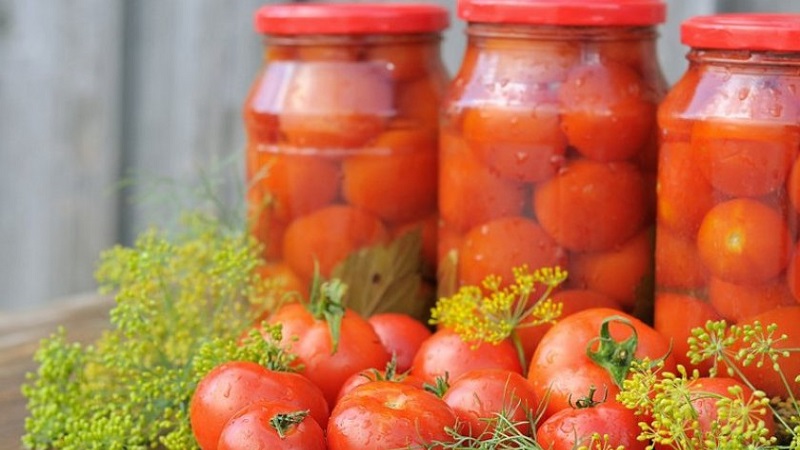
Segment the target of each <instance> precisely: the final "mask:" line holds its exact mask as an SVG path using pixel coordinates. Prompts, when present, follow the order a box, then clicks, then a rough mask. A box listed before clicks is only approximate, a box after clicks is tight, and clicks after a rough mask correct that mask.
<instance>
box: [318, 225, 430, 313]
mask: <svg viewBox="0 0 800 450" xmlns="http://www.w3.org/2000/svg"><path fill="white" fill-rule="evenodd" d="M421 251H422V233H421V231H420V230H414V231H410V232H408V233H406V234H404V235H402V236H400V237H398V238H396V239H394V240H393V241H392V242H390V243H389V244H388V245H376V246H372V247H367V248H363V249H361V250H358V251H356V252H353V253H352V254H351V255H350V256H348V257H347V259H345V260H344V261H343V262H342V263H340V264H339V265H338V266H336V267H335V268H334V269H333V273H332V274H331V278H338V279H340V280H341V281H342V282H344V283H345V284H346V285H347V286H349V290H348V291H347V296H346V298H345V303H346V306H347V307H348V308H351V309H353V310H355V311H357V312H358V313H359V314H361V315H363V316H365V317H369V316H371V315H374V314H377V313H382V312H400V313H405V314H409V315H411V316H414V317H416V318H418V319H420V320H425V319H426V318H427V316H428V312H429V310H430V307H431V306H432V304H433V296H432V293H426V292H425V289H423V282H422V255H421Z"/></svg>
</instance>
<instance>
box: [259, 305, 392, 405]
mask: <svg viewBox="0 0 800 450" xmlns="http://www.w3.org/2000/svg"><path fill="white" fill-rule="evenodd" d="M294 305H296V304H294ZM284 308H291V310H290V313H283V312H282V310H283V309H284ZM287 317H288V320H287V322H288V323H292V324H300V325H299V326H296V325H291V326H292V327H293V330H297V333H298V334H290V333H287V334H286V335H285V336H284V337H283V339H284V341H286V342H288V343H290V349H289V350H290V351H291V352H292V353H294V354H295V355H296V356H297V362H298V364H299V365H300V366H301V367H302V370H301V371H300V373H301V374H303V375H305V376H307V377H308V378H309V379H310V380H311V381H312V382H314V384H316V385H317V386H318V387H319V388H320V389H321V390H322V393H323V394H324V396H325V399H326V400H327V401H328V404H329V405H331V406H332V405H333V404H334V403H335V402H336V396H337V395H338V394H339V389H341V387H342V385H343V384H344V382H345V380H347V379H348V378H349V377H350V376H351V375H353V374H354V373H356V372H358V371H360V370H362V369H369V368H383V367H384V366H386V363H387V362H389V353H388V352H387V351H386V349H385V348H384V347H383V344H381V340H380V338H379V337H378V335H377V334H376V333H375V330H373V328H372V325H370V324H369V322H367V320H366V319H364V318H363V317H361V316H360V315H358V313H356V312H354V311H352V310H350V309H347V310H346V311H345V313H344V316H343V317H342V321H341V325H340V331H339V332H340V334H339V341H338V345H337V347H336V349H335V350H334V347H333V341H332V339H331V329H330V325H329V324H328V322H327V321H326V320H324V319H316V318H314V317H313V315H312V314H311V312H310V311H309V310H308V309H306V308H298V307H297V306H293V304H289V305H286V306H284V307H283V308H281V309H279V310H278V312H277V313H276V314H275V315H273V316H272V317H270V318H269V323H271V324H276V323H282V320H283V319H284V318H287ZM309 318H310V319H309ZM304 327H305V328H304ZM293 332H294V331H292V333H293Z"/></svg>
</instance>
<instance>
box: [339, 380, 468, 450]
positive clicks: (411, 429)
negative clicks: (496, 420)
mask: <svg viewBox="0 0 800 450" xmlns="http://www.w3.org/2000/svg"><path fill="white" fill-rule="evenodd" d="M455 424H456V416H455V414H454V413H453V410H452V409H451V408H450V407H449V406H447V404H446V403H445V402H444V401H442V399H440V398H438V397H436V396H435V395H433V394H431V393H429V392H426V391H423V390H422V389H418V388H415V387H413V386H408V385H406V384H402V383H392V382H388V381H376V382H374V383H369V384H365V385H363V386H360V387H358V388H356V389H354V390H353V391H351V392H350V393H349V394H347V395H345V396H344V397H342V399H341V400H340V401H339V403H337V404H336V407H335V408H333V411H331V416H330V421H329V422H328V429H327V436H328V448H329V449H330V450H356V449H359V450H360V449H365V450H373V449H374V450H384V449H390V448H391V449H395V448H396V449H399V448H421V447H422V446H424V445H426V444H428V443H430V442H433V441H441V442H450V441H451V438H450V436H449V435H448V434H447V433H446V432H445V428H446V427H450V428H452V427H454V426H455ZM425 448H431V447H425ZM437 448H440V447H432V450H434V449H437Z"/></svg>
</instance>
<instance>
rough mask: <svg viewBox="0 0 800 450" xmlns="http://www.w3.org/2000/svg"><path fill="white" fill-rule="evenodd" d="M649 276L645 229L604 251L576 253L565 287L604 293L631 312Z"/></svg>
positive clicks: (650, 239)
mask: <svg viewBox="0 0 800 450" xmlns="http://www.w3.org/2000/svg"><path fill="white" fill-rule="evenodd" d="M652 276H653V231H652V229H650V228H648V229H646V230H643V231H641V232H639V233H638V234H637V235H635V236H634V237H632V238H631V239H629V240H628V241H627V242H625V243H623V244H622V245H620V246H619V247H615V248H613V249H611V250H608V251H602V252H591V253H579V254H576V255H574V256H573V257H572V258H571V259H570V266H569V279H570V282H569V285H570V286H573V287H578V288H584V289H589V290H592V291H596V292H600V293H602V294H605V295H607V296H609V297H611V298H613V299H614V300H616V301H617V302H619V303H620V304H621V305H622V306H623V307H624V308H626V309H627V310H633V308H634V306H635V304H636V300H637V298H638V297H640V296H641V289H642V286H643V284H644V283H645V282H647V280H648V279H650V278H652Z"/></svg>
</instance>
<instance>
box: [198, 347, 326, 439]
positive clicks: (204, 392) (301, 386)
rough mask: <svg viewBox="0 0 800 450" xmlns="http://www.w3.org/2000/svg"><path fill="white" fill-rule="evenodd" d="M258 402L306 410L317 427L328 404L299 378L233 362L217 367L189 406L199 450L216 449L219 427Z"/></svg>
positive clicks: (258, 366) (298, 376) (200, 385)
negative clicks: (274, 403) (263, 401)
mask: <svg viewBox="0 0 800 450" xmlns="http://www.w3.org/2000/svg"><path fill="white" fill-rule="evenodd" d="M260 400H268V401H275V402H283V403H286V404H288V405H290V406H291V407H292V409H294V410H298V409H303V410H305V409H308V410H309V411H310V415H311V417H313V418H314V420H316V421H317V422H318V423H319V424H320V425H321V426H325V425H326V424H327V421H328V412H329V409H328V403H327V402H326V401H325V398H324V397H323V395H322V392H321V391H320V390H319V388H318V387H317V386H315V385H314V384H313V383H312V382H311V381H309V380H308V379H307V378H305V377H303V376H302V375H298V374H296V373H290V372H276V371H273V370H269V369H266V368H264V367H262V366H260V365H258V364H255V363H251V362H245V361H234V362H229V363H225V364H222V365H220V366H217V367H216V368H214V369H213V370H211V372H209V373H208V375H206V376H205V377H204V378H203V379H202V380H201V381H200V383H199V384H198V385H197V389H196V390H195V392H194V395H193V396H192V400H191V403H190V406H189V418H190V422H191V425H192V432H193V433H194V436H195V439H196V440H197V443H198V445H199V446H200V448H202V449H203V450H213V449H215V448H217V441H218V440H219V436H220V433H221V432H222V428H223V427H224V426H225V423H227V421H228V420H229V419H230V418H231V417H232V416H233V415H234V414H236V413H237V412H238V411H239V410H241V409H242V408H244V407H245V406H247V405H250V404H252V403H255V402H257V401H260Z"/></svg>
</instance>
